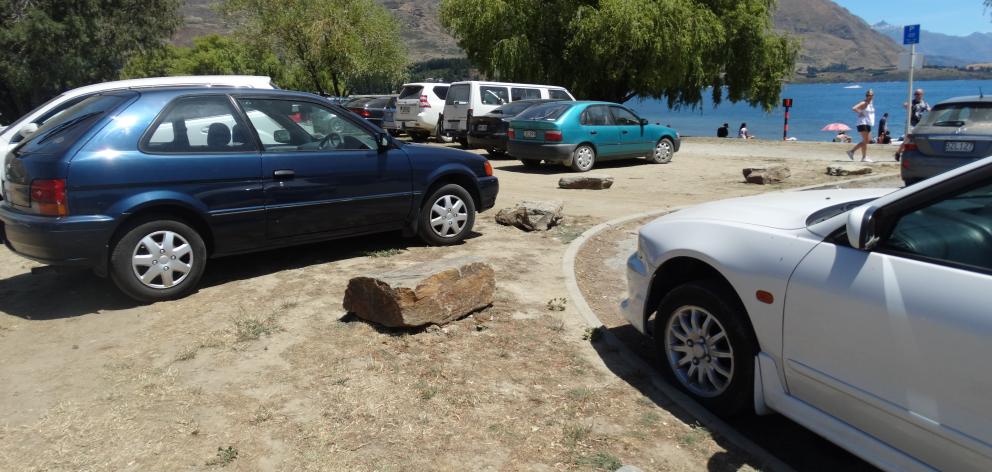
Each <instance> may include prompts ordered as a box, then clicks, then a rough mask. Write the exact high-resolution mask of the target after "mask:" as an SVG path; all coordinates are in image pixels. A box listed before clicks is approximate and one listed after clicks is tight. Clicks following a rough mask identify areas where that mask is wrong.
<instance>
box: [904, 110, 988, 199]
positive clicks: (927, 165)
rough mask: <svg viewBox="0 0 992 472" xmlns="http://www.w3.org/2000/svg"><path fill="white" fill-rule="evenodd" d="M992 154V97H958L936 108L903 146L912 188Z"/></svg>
mask: <svg viewBox="0 0 992 472" xmlns="http://www.w3.org/2000/svg"><path fill="white" fill-rule="evenodd" d="M990 155H992V98H985V97H984V96H981V97H957V98H952V99H949V100H944V101H942V102H940V103H938V104H937V105H935V106H934V107H933V109H932V110H930V112H929V113H927V114H926V115H924V116H923V119H922V120H920V122H919V123H917V125H916V126H915V127H913V131H912V132H911V134H909V135H908V136H907V139H906V140H905V141H904V142H903V144H902V146H900V147H899V156H900V157H901V159H902V170H901V174H902V179H903V181H905V182H906V185H911V184H914V183H916V182H919V181H921V180H923V179H927V178H930V177H933V176H935V175H937V174H939V173H941V172H945V171H947V170H950V169H953V168H955V167H959V166H962V165H964V164H967V163H969V162H974V161H976V160H978V159H982V158H984V157H987V156H990Z"/></svg>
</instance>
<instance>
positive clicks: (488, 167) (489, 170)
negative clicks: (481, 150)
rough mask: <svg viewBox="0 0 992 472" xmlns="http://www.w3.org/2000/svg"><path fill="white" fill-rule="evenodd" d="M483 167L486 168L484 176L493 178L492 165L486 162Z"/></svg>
mask: <svg viewBox="0 0 992 472" xmlns="http://www.w3.org/2000/svg"><path fill="white" fill-rule="evenodd" d="M485 166H486V176H487V177H492V176H493V165H492V164H490V163H489V161H486V164H485Z"/></svg>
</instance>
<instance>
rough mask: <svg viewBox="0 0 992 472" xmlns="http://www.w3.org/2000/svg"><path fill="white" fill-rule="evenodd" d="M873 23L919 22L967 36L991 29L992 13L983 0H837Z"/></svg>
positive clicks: (936, 31)
mask: <svg viewBox="0 0 992 472" xmlns="http://www.w3.org/2000/svg"><path fill="white" fill-rule="evenodd" d="M834 1H835V2H836V3H837V4H838V5H840V6H842V7H844V8H847V10H848V11H850V12H851V13H854V14H855V15H858V16H860V17H861V18H864V20H865V21H867V22H868V24H870V25H873V24H875V23H878V22H879V21H882V20H885V21H886V22H888V23H891V24H894V25H914V24H919V25H920V27H921V28H923V29H925V30H929V31H933V32H935V33H944V34H950V35H955V36H967V35H969V34H971V33H974V32H976V31H977V32H979V33H992V16H989V12H988V11H985V5H984V2H983V1H982V0H834Z"/></svg>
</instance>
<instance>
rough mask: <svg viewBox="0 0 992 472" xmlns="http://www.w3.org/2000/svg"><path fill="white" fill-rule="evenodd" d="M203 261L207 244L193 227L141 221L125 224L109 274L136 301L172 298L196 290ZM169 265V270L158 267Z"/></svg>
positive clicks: (163, 220)
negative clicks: (146, 276) (143, 276)
mask: <svg viewBox="0 0 992 472" xmlns="http://www.w3.org/2000/svg"><path fill="white" fill-rule="evenodd" d="M148 246H153V247H148ZM170 246H171V248H170ZM184 246H186V248H185V249H182V248H183V247H184ZM156 253H157V254H158V257H155V255H156ZM142 256H146V257H142ZM145 263H148V264H147V265H146V264H145ZM206 263H207V246H206V244H204V242H203V238H202V237H200V235H199V233H197V232H196V230H194V229H193V228H191V227H189V226H188V225H186V224H185V223H183V222H180V221H176V220H168V219H162V220H141V221H138V222H135V223H133V224H131V225H130V226H128V227H127V228H126V229H125V230H124V231H123V236H121V237H120V239H118V240H117V242H116V244H114V247H113V249H112V251H111V254H110V277H111V279H113V281H114V284H116V285H117V287H118V288H119V289H120V290H121V291H122V292H124V294H125V295H127V296H129V297H131V298H133V299H135V300H138V301H141V302H157V301H161V300H174V299H177V298H182V297H185V296H186V295H189V294H190V293H191V292H193V291H194V290H196V287H197V285H198V284H199V282H200V277H201V276H203V270H204V269H205V268H206ZM179 264H182V265H179ZM170 265H171V268H170V270H169V271H168V272H166V271H165V270H160V269H159V268H162V269H165V268H167V267H170ZM184 267H185V268H186V269H187V270H185V272H184V271H183V268H184ZM166 274H168V275H166ZM142 275H149V276H154V277H152V278H142V277H141V276H142Z"/></svg>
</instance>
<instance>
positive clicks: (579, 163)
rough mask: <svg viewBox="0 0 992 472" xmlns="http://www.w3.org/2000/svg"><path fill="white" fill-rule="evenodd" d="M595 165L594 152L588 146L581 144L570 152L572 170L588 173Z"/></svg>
mask: <svg viewBox="0 0 992 472" xmlns="http://www.w3.org/2000/svg"><path fill="white" fill-rule="evenodd" d="M595 164H596V150H595V149H593V148H592V146H590V145H588V144H582V145H579V146H578V147H576V148H575V150H574V151H572V170H574V171H576V172H588V171H590V170H592V166H593V165H595Z"/></svg>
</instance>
